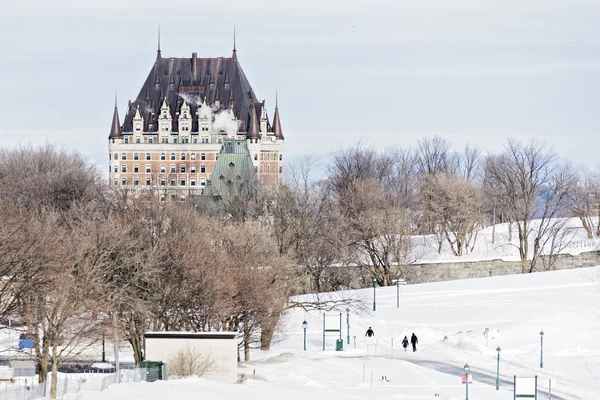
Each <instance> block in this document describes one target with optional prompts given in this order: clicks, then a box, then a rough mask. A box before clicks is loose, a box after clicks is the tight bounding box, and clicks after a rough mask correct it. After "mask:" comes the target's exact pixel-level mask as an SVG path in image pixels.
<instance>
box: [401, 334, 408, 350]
mask: <svg viewBox="0 0 600 400" xmlns="http://www.w3.org/2000/svg"><path fill="white" fill-rule="evenodd" d="M402 347H404V351H406V348H407V347H408V338H407V337H406V336H404V339H402Z"/></svg>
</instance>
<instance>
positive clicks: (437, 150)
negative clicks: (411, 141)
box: [416, 135, 455, 175]
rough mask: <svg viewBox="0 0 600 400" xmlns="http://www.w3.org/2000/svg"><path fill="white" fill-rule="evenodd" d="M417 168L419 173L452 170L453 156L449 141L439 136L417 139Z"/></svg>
mask: <svg viewBox="0 0 600 400" xmlns="http://www.w3.org/2000/svg"><path fill="white" fill-rule="evenodd" d="M416 152H417V157H416V162H417V170H418V172H419V174H420V175H430V174H437V173H441V172H451V171H453V170H454V167H455V165H454V162H455V160H454V157H453V155H452V154H451V151H450V142H449V141H448V140H446V139H444V138H442V137H440V136H437V135H435V136H427V137H424V138H421V139H419V140H418V141H417V150H416Z"/></svg>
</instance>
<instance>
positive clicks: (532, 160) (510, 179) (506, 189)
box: [488, 140, 574, 273]
mask: <svg viewBox="0 0 600 400" xmlns="http://www.w3.org/2000/svg"><path fill="white" fill-rule="evenodd" d="M488 169H489V173H490V178H491V179H493V180H494V182H495V184H496V185H497V186H498V187H500V188H501V190H502V196H503V199H504V202H505V204H506V206H507V212H508V213H509V214H510V219H511V221H514V224H515V225H516V226H517V230H518V239H519V243H518V245H517V248H518V249H519V257H520V260H521V265H522V272H523V273H527V272H532V271H533V270H534V269H535V266H536V262H537V260H538V258H539V256H540V255H541V251H542V247H541V245H542V244H543V242H544V241H545V240H548V237H551V236H553V235H557V234H558V233H560V231H561V229H562V227H561V224H562V222H560V221H561V220H560V219H559V218H560V217H563V216H566V215H567V206H568V200H569V193H570V191H571V188H572V184H573V182H574V179H573V178H574V176H573V172H572V170H571V168H570V166H569V165H566V164H561V163H560V162H559V161H558V160H557V157H556V155H555V153H554V152H553V151H552V150H550V149H548V148H547V146H546V145H545V144H543V143H539V142H536V141H535V140H530V141H529V142H528V143H524V144H523V143H520V142H517V141H515V140H509V141H508V143H507V145H506V149H505V151H504V153H503V154H502V155H501V156H500V157H498V158H497V159H495V160H493V161H492V162H491V163H490V164H489V167H488ZM534 219H537V221H535V223H533V221H534ZM531 244H533V251H530V245H531Z"/></svg>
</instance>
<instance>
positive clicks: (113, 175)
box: [109, 46, 284, 200]
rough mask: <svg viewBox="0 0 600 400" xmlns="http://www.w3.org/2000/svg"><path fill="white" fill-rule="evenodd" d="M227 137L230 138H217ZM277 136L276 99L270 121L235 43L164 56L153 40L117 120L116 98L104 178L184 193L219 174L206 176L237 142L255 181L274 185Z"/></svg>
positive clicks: (278, 171)
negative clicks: (146, 64) (215, 54)
mask: <svg viewBox="0 0 600 400" xmlns="http://www.w3.org/2000/svg"><path fill="white" fill-rule="evenodd" d="M229 142H235V144H236V146H224V144H226V143H229ZM283 142H284V137H283V132H282V130H281V122H280V119H279V109H278V107H277V102H276V103H275V110H274V113H273V120H272V121H270V120H269V117H268V115H267V109H266V106H265V101H264V100H262V101H258V99H257V97H256V95H255V94H254V91H253V90H252V87H251V86H250V83H249V82H248V79H247V78H246V75H245V74H244V71H243V70H242V67H241V65H240V64H239V62H238V59H237V55H236V50H235V46H234V50H233V53H232V55H231V57H229V58H222V57H219V58H198V56H197V54H196V53H192V56H191V57H190V58H172V57H171V58H163V57H162V56H161V51H160V47H159V49H158V52H157V56H156V61H155V62H154V65H153V66H152V69H151V71H150V74H149V75H148V77H147V78H146V81H145V83H144V85H143V86H142V89H141V90H140V92H139V94H138V96H137V98H136V99H135V101H134V102H133V103H132V102H129V104H128V107H127V112H126V114H125V118H124V120H123V124H121V122H120V119H119V114H118V111H117V106H116V104H115V109H114V113H113V120H112V125H111V129H110V135H109V154H110V167H109V168H110V185H111V186H113V187H118V188H126V189H131V190H134V191H135V190H136V189H140V190H141V189H144V188H148V189H151V188H152V189H157V190H158V192H159V193H161V198H163V199H166V198H167V196H168V197H169V198H170V199H177V200H185V199H186V198H187V197H188V196H190V195H201V194H203V192H204V190H205V187H206V186H207V185H209V186H210V184H209V181H211V180H212V179H219V178H220V179H223V178H224V177H223V175H221V176H220V177H213V176H212V173H213V170H215V166H216V164H217V161H218V158H219V153H221V152H222V151H227V149H234V148H238V151H239V146H240V145H242V146H247V149H246V148H244V149H243V152H244V154H249V157H250V159H251V162H252V165H253V166H254V170H255V173H256V176H258V178H259V180H260V182H261V183H263V184H266V185H274V184H278V183H280V182H281V178H282V172H283V171H282V170H283ZM245 165H250V163H249V162H248V163H246V164H245ZM229 166H230V167H233V165H232V163H231V162H230V164H229ZM232 170H233V169H232ZM236 170H237V168H236ZM227 179H230V178H227ZM231 179H235V178H231ZM238 179H240V177H239V176H238Z"/></svg>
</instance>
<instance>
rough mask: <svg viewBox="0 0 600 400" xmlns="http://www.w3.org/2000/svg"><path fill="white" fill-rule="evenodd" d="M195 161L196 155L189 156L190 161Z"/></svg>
mask: <svg viewBox="0 0 600 400" xmlns="http://www.w3.org/2000/svg"><path fill="white" fill-rule="evenodd" d="M195 159H196V153H192V154H190V160H192V161H194V160H195Z"/></svg>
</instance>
